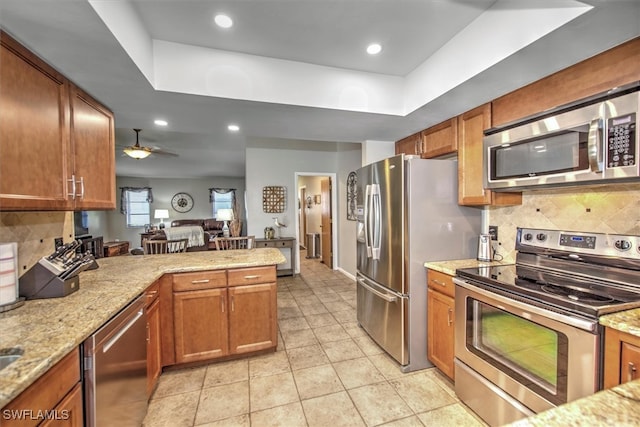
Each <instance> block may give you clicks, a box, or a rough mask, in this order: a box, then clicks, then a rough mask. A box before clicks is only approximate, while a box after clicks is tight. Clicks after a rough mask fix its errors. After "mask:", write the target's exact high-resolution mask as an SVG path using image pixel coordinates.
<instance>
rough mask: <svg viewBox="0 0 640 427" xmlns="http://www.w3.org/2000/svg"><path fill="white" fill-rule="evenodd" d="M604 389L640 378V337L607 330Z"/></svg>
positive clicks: (605, 334) (605, 335) (610, 329)
mask: <svg viewBox="0 0 640 427" xmlns="http://www.w3.org/2000/svg"><path fill="white" fill-rule="evenodd" d="M604 337H605V347H604V388H611V387H614V386H617V385H619V384H623V383H626V382H629V381H633V380H637V379H639V378H640V337H638V336H636V335H631V334H628V333H626V332H621V331H618V330H616V329H612V328H605V333H604Z"/></svg>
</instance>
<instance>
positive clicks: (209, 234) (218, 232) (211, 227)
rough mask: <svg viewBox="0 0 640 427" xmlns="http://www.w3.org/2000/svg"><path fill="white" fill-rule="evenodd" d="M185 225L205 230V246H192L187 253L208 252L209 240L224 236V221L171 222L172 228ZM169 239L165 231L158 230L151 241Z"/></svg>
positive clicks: (186, 220) (179, 220) (190, 220)
mask: <svg viewBox="0 0 640 427" xmlns="http://www.w3.org/2000/svg"><path fill="white" fill-rule="evenodd" d="M185 225H192V226H193V225H198V226H200V227H202V229H203V230H204V245H202V246H191V247H189V248H187V252H196V251H206V250H208V249H209V240H211V239H213V238H214V237H217V236H222V227H224V221H216V220H215V219H212V218H211V219H176V220H173V221H171V227H172V228H174V227H181V226H185ZM166 238H167V236H166V234H165V233H164V231H163V230H158V232H157V233H156V234H154V235H153V236H152V237H151V240H165V239H166Z"/></svg>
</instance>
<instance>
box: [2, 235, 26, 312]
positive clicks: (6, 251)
mask: <svg viewBox="0 0 640 427" xmlns="http://www.w3.org/2000/svg"><path fill="white" fill-rule="evenodd" d="M22 304H24V298H19V295H18V244H17V243H15V242H13V243H2V244H0V313H2V312H3V311H8V310H12V309H14V308H18V307H20V306H21V305H22Z"/></svg>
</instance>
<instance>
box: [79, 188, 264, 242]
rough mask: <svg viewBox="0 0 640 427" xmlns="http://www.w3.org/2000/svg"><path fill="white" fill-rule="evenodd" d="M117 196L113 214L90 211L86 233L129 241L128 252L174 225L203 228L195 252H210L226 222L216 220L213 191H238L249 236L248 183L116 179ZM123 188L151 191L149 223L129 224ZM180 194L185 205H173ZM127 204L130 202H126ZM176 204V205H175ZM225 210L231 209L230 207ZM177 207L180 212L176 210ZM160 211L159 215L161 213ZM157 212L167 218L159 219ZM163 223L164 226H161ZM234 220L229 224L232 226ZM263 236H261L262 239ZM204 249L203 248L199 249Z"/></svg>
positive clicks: (239, 208)
mask: <svg viewBox="0 0 640 427" xmlns="http://www.w3.org/2000/svg"><path fill="white" fill-rule="evenodd" d="M116 185H117V187H116V188H117V190H116V192H117V194H116V196H117V197H116V204H117V206H116V209H115V210H111V211H88V212H86V224H85V225H86V231H87V234H88V235H90V236H92V237H94V238H95V237H97V236H102V238H103V241H104V242H105V243H106V242H121V243H122V244H123V245H124V242H128V245H127V246H128V252H130V251H132V250H136V249H138V248H140V249H141V248H142V241H143V240H144V239H148V238H152V237H153V236H154V235H156V234H162V233H164V230H168V229H170V228H171V225H172V223H173V225H174V226H182V227H183V228H185V229H187V228H189V227H202V229H203V232H204V234H203V236H202V239H203V242H201V243H202V245H195V246H194V245H190V246H193V249H191V250H198V249H199V250H207V249H212V248H213V246H211V247H210V240H212V239H213V238H214V237H216V236H219V235H221V234H222V227H223V224H224V222H223V221H219V220H218V219H217V218H216V214H215V212H214V204H213V203H212V202H211V201H210V200H211V197H210V193H211V189H212V188H215V189H234V190H235V195H236V198H237V203H236V206H237V208H236V212H237V214H238V218H234V220H236V221H238V222H239V224H240V230H239V234H238V235H246V213H245V210H244V197H245V180H244V177H242V178H233V177H207V178H193V179H190V178H189V179H188V178H145V177H121V176H118V177H117V178H116ZM123 189H150V190H151V192H152V195H153V199H152V201H150V202H149V204H148V206H149V222H148V224H147V223H144V224H141V225H140V226H131V225H128V224H127V222H128V219H127V218H128V216H127V214H125V213H122V212H121V204H122V197H121V193H122V191H123ZM176 195H179V196H181V197H185V198H186V199H187V200H188V202H187V203H186V204H185V206H180V204H183V203H182V200H180V202H181V203H180V204H177V203H172V199H174V198H175V196H176ZM125 203H126V202H125ZM174 205H175V206H174ZM224 207H227V206H226V205H225V206H224ZM176 208H177V209H176ZM157 211H159V212H157ZM156 213H160V215H159V216H162V217H164V218H156V216H157V215H156ZM161 223H162V225H161ZM229 223H230V221H228V222H227V224H228V225H230V224H229ZM258 237H260V236H258ZM196 246H200V247H196Z"/></svg>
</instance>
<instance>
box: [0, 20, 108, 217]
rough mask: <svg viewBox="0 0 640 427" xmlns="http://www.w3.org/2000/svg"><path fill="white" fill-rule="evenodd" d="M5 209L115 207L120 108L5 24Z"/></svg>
mask: <svg viewBox="0 0 640 427" xmlns="http://www.w3.org/2000/svg"><path fill="white" fill-rule="evenodd" d="M0 47H1V49H0V64H2V66H1V67H0V111H1V112H2V114H0V174H1V175H2V180H0V210H14V211H15V210H74V209H76V210H82V209H114V208H115V206H116V204H115V135H114V119H113V113H111V112H110V111H109V110H108V109H106V108H105V107H103V106H101V105H100V104H99V103H98V102H96V101H95V100H94V99H92V98H91V97H90V96H89V95H87V94H86V93H84V92H82V91H81V90H80V89H78V88H76V87H75V86H74V85H73V84H72V83H71V82H70V81H69V80H68V79H66V78H65V77H64V76H63V75H62V74H60V73H58V72H57V71H56V70H55V69H54V68H53V67H51V66H50V65H48V64H47V63H45V62H44V61H42V60H41V59H40V58H38V57H37V56H36V55H34V54H33V53H31V52H30V51H29V50H27V49H26V48H25V47H23V46H22V45H20V43H18V42H17V41H16V40H14V39H13V38H11V36H9V35H8V34H6V33H4V32H2V31H0Z"/></svg>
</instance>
